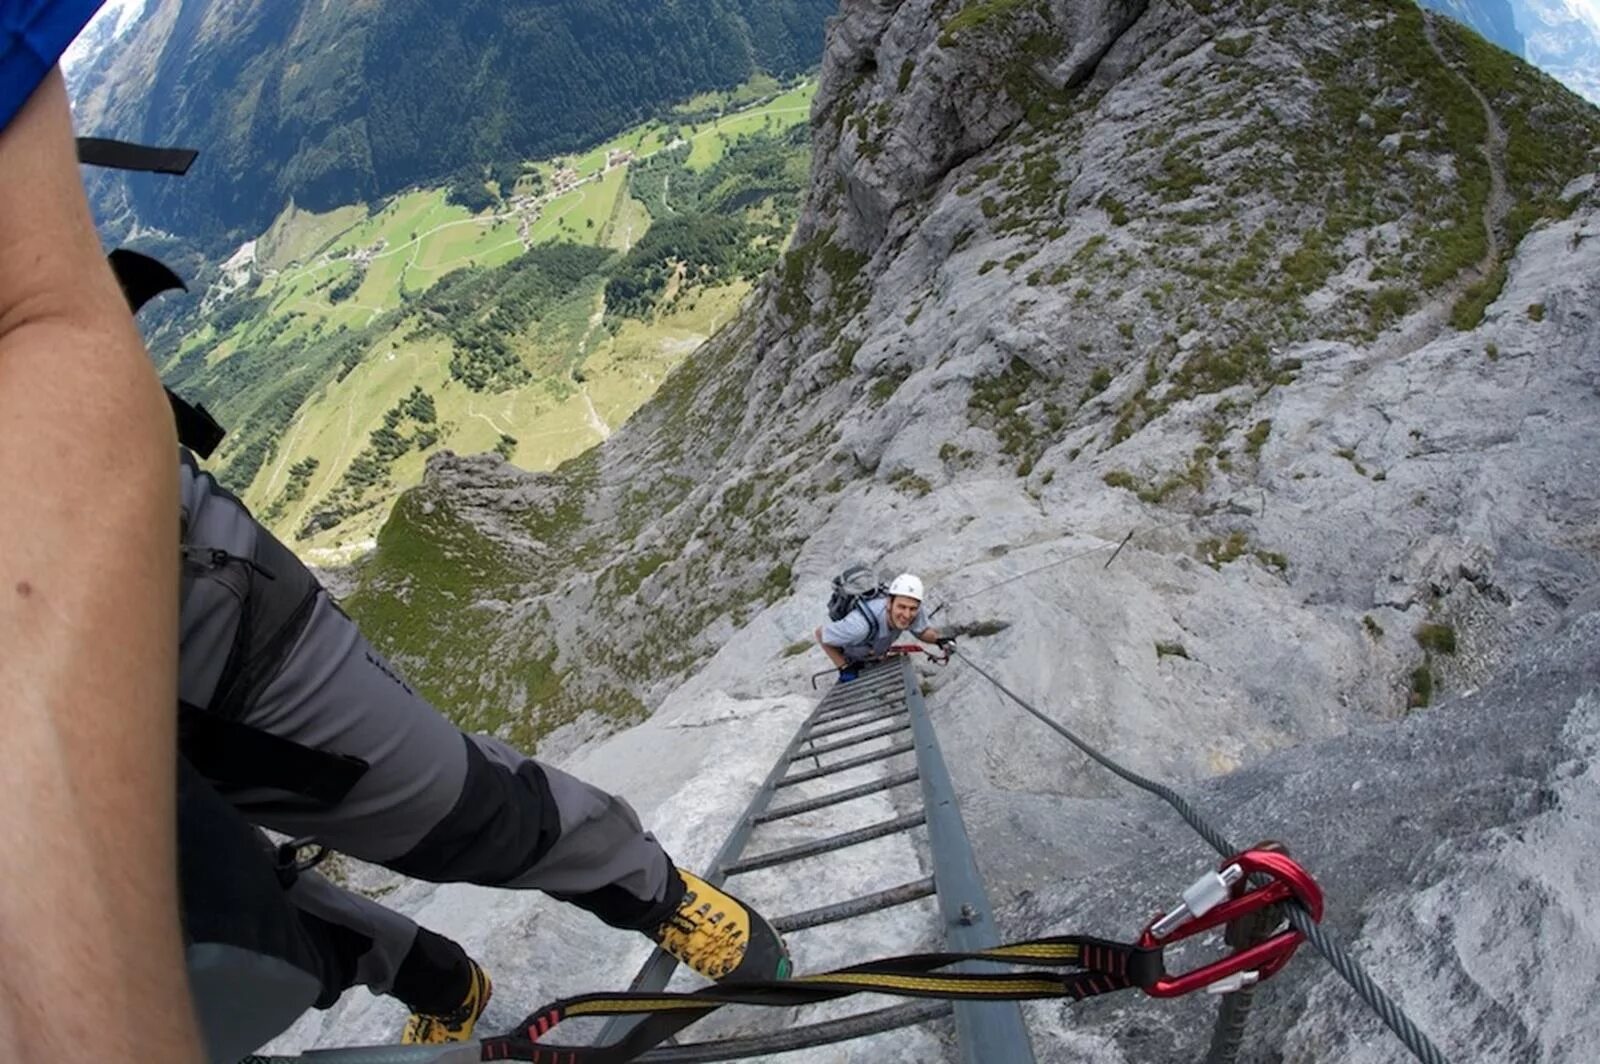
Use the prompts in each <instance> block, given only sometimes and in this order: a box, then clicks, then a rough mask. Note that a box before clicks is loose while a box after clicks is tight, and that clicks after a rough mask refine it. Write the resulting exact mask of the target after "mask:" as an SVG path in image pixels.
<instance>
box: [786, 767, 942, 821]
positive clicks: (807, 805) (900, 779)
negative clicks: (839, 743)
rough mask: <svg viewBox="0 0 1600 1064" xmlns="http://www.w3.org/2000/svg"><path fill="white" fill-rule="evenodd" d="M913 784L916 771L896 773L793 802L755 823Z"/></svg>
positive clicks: (807, 811)
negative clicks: (847, 788)
mask: <svg viewBox="0 0 1600 1064" xmlns="http://www.w3.org/2000/svg"><path fill="white" fill-rule="evenodd" d="M915 782H917V770H916V769H911V770H909V771H907V772H898V773H896V774H894V775H893V776H885V777H884V778H883V779H881V780H873V781H872V782H871V783H863V784H861V786H859V787H851V788H850V789H849V790H847V791H834V792H833V793H832V794H824V795H823V796H822V797H820V798H808V799H806V800H805V801H803V802H795V803H794V804H793V805H785V806H781V807H780V808H777V809H773V810H771V811H769V812H766V813H762V814H761V815H760V816H758V817H756V823H757V824H766V823H768V822H770V821H773V820H782V819H783V818H784V817H786V816H795V815H797V814H799V813H809V812H811V810H813V809H822V808H825V807H827V806H830V805H838V804H839V803H840V802H848V801H850V799H852V798H861V797H864V796H866V795H868V794H876V793H878V792H879V791H887V790H889V789H890V788H892V787H899V786H900V785H901V784H905V783H915Z"/></svg>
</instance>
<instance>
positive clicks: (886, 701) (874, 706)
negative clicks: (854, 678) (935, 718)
mask: <svg viewBox="0 0 1600 1064" xmlns="http://www.w3.org/2000/svg"><path fill="white" fill-rule="evenodd" d="M892 705H905V699H903V698H896V697H895V696H894V695H890V694H885V695H881V696H879V697H876V698H861V699H857V700H856V701H854V702H846V703H845V704H843V705H840V706H830V707H829V709H828V711H827V712H826V713H818V714H817V715H816V717H815V719H813V720H812V721H811V723H812V724H813V725H817V724H832V723H833V722H834V721H836V720H848V719H849V718H851V717H859V716H861V715H862V714H863V713H878V712H881V711H882V710H883V709H885V708H886V707H888V706H892Z"/></svg>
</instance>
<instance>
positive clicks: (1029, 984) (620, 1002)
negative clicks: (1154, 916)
mask: <svg viewBox="0 0 1600 1064" xmlns="http://www.w3.org/2000/svg"><path fill="white" fill-rule="evenodd" d="M961 961H993V962H998V963H1003V964H1020V965H1028V966H1033V967H1044V968H1079V969H1083V970H1082V971H1079V972H1075V973H1071V974H1066V973H1043V972H941V971H938V970H937V969H940V968H944V967H947V966H948V965H952V964H956V963H958V962H961ZM1164 974H1165V969H1164V966H1163V962H1162V956H1161V950H1160V949H1159V948H1157V949H1144V948H1142V947H1139V946H1133V945H1128V944H1127V943H1123V942H1113V941H1110V940H1107V939H1101V938H1092V937H1089V936H1086V935H1061V936H1057V937H1054V938H1040V939H1032V940H1030V941H1027V942H1016V943H1012V944H1010V945H1005V946H996V947H995V948H994V949H989V950H983V951H981V952H978V953H921V954H913V955H911V956H905V957H889V958H885V959H883V960H877V961H870V962H868V963H866V964H857V965H853V966H851V967H849V968H841V969H839V970H837V971H832V972H824V973H822V974H819V975H806V976H797V977H796V978H793V979H789V980H786V981H783V982H765V983H737V984H731V985H724V986H712V987H707V988H705V989H704V990H698V991H695V992H694V993H692V994H676V993H657V994H649V993H615V994H586V995H584V996H582V997H574V998H567V999H565V1000H562V1001H557V1002H555V1003H553V1004H551V1005H547V1006H545V1007H544V1008H542V1009H540V1010H539V1011H538V1012H535V1013H534V1014H533V1015H531V1016H529V1017H528V1018H527V1019H526V1020H524V1021H523V1022H522V1023H521V1024H519V1025H518V1027H517V1029H516V1030H514V1031H512V1032H511V1033H509V1034H505V1035H501V1036H499V1037H496V1038H486V1039H484V1040H483V1042H482V1057H481V1059H483V1060H528V1061H534V1062H536V1064H626V1062H627V1061H631V1060H633V1059H635V1058H636V1057H638V1056H639V1055H640V1054H642V1053H644V1052H646V1051H647V1050H649V1049H650V1048H652V1047H653V1046H657V1045H660V1044H661V1043H662V1042H664V1041H666V1040H667V1039H668V1038H670V1037H672V1036H673V1035H675V1034H676V1033H677V1032H679V1031H681V1030H682V1029H683V1028H685V1027H687V1026H689V1025H690V1024H692V1023H694V1022H695V1021H696V1020H699V1019H701V1018H703V1017H705V1016H707V1015H709V1014H710V1013H712V1012H715V1011H716V1010H717V1009H719V1008H721V1007H722V1006H723V1005H729V1004H741V1005H769V1006H794V1005H810V1004H815V1003H817V1002H822V1001H832V1000H835V999H837V998H842V997H848V996H850V995H851V994H862V993H869V994H896V995H899V996H902V997H924V998H950V999H956V1000H966V1001H1028V1000H1035V999H1039V998H1070V999H1072V1000H1074V1001H1081V1000H1083V999H1084V998H1086V997H1094V996H1096V995H1099V994H1109V993H1112V992H1114V991H1118V990H1127V989H1129V988H1131V987H1137V986H1150V985H1153V984H1154V983H1155V981H1156V980H1157V979H1160V978H1161V977H1162V976H1163V975H1164ZM636 1014H645V1015H646V1016H647V1018H646V1019H645V1020H644V1021H643V1022H642V1023H640V1024H638V1025H637V1026H635V1027H634V1028H632V1029H631V1030H630V1031H629V1032H628V1033H627V1034H626V1035H624V1036H623V1038H622V1039H621V1040H620V1041H618V1042H616V1043H613V1044H612V1045H608V1046H594V1047H587V1046H565V1045H563V1046H554V1045H540V1044H539V1039H540V1038H542V1037H544V1036H545V1035H546V1034H548V1033H549V1032H550V1030H551V1028H553V1027H555V1026H556V1024H558V1023H560V1022H561V1021H562V1020H565V1019H570V1018H572V1017H575V1016H619V1015H636Z"/></svg>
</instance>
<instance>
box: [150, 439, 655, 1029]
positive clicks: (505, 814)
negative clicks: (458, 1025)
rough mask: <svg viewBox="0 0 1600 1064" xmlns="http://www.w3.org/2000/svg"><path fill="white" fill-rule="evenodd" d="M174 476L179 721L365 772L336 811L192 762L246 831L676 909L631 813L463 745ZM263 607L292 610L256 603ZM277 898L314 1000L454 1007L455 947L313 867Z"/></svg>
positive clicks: (268, 547) (449, 877) (424, 873)
mask: <svg viewBox="0 0 1600 1064" xmlns="http://www.w3.org/2000/svg"><path fill="white" fill-rule="evenodd" d="M180 475H181V477H182V491H183V504H184V544H185V575H184V590H183V606H182V612H181V617H180V620H181V626H182V633H181V639H180V659H181V668H180V684H179V693H180V699H181V701H182V702H183V703H184V706H185V709H184V712H185V713H188V714H190V715H191V716H193V715H194V714H196V713H203V714H209V715H214V716H216V717H219V718H226V719H227V721H228V723H229V725H230V726H235V725H237V726H242V727H243V728H245V729H248V730H249V731H252V732H264V733H267V734H268V735H269V736H272V737H275V738H276V739H282V740H288V741H289V742H290V743H292V744H295V745H296V746H297V747H300V748H305V749H309V750H312V751H317V752H321V753H326V754H333V755H339V756H340V757H342V758H345V759H359V760H360V761H361V762H365V769H364V770H362V771H361V773H360V775H359V778H357V779H356V780H355V782H354V784H353V785H352V786H349V787H348V789H347V790H346V791H344V792H343V793H341V794H340V795H339V796H338V798H337V800H334V801H329V800H328V799H327V797H326V796H323V797H322V798H320V799H319V798H315V797H311V796H308V795H305V794H301V793H296V792H295V791H294V790H293V789H288V788H285V787H280V786H277V785H275V783H274V782H273V781H271V780H268V781H266V782H263V781H262V780H261V778H260V777H259V776H257V775H254V774H252V773H249V772H246V773H245V774H244V776H243V778H232V779H230V778H229V776H230V771H229V770H228V767H227V760H226V758H224V759H223V761H221V762H219V764H222V765H223V767H222V768H220V769H213V770H212V771H208V770H207V762H206V761H205V760H203V759H197V760H196V761H195V767H196V768H197V769H198V770H199V773H198V774H199V775H200V776H201V777H203V778H204V781H205V784H206V785H209V786H210V787H211V788H214V790H215V792H216V793H217V794H219V795H221V796H222V798H224V799H225V800H226V802H227V803H228V804H229V805H231V806H232V808H233V809H234V810H236V811H237V812H238V814H239V815H240V816H241V817H242V818H243V819H244V820H246V821H248V822H249V823H250V824H252V825H256V826H257V827H261V828H269V829H271V830H274V831H277V832H281V833H283V834H285V835H289V836H292V837H306V836H309V837H311V838H314V839H315V840H316V841H317V842H319V843H321V844H323V845H326V846H328V847H329V848H331V849H334V850H337V851H340V852H342V853H346V854H349V855H351V856H353V857H357V858H360V859H362V860H365V861H370V862H374V863H376V864H380V865H384V866H386V867H389V868H392V869H394V870H396V871H398V872H401V873H403V874H405V875H409V876H413V877H415V878H418V879H425V880H430V881H434V882H470V883H477V884H481V885H485V886H500V887H508V888H513V889H537V890H541V891H544V892H546V893H548V894H551V895H553V896H555V897H557V898H559V899H561V900H563V901H567V902H571V903H573V904H576V905H578V906H581V907H583V908H585V909H587V910H589V911H590V912H592V913H594V914H595V915H596V916H597V917H599V918H600V919H602V920H604V921H606V922H607V923H609V924H612V925H613V926H617V927H625V928H637V929H649V928H653V927H654V926H656V925H657V924H659V923H660V922H661V921H662V920H663V919H664V918H665V917H666V916H667V915H668V914H670V913H671V912H672V911H673V909H675V908H676V906H677V904H678V902H679V901H680V900H681V897H682V892H683V883H682V880H681V879H680V878H679V877H678V875H677V874H676V872H675V871H674V869H673V866H672V863H671V861H670V860H669V858H668V857H667V855H666V853H665V852H664V851H663V850H662V848H661V846H660V845H659V844H658V843H657V842H656V840H655V838H654V837H653V836H652V835H650V834H649V833H648V832H646V831H644V829H643V828H642V827H641V825H640V823H639V819H638V817H637V816H636V815H635V813H634V811H633V810H632V808H630V807H629V805H628V804H627V802H625V801H623V800H622V799H621V798H618V797H616V796H614V795H611V794H608V793H606V792H604V791H601V790H599V789H597V788H595V787H592V786H590V785H588V784H586V783H584V782H583V781H581V780H579V779H577V778H575V777H573V776H571V775H568V774H567V773H564V772H561V771H559V770H558V769H555V768H552V767H550V766H548V765H544V764H541V763H539V762H538V761H535V760H533V759H532V758H529V757H527V756H525V755H523V754H521V753H520V752H518V751H517V750H515V749H513V748H511V747H510V746H508V745H506V744H505V743H503V742H499V741H497V740H495V739H493V738H489V737H487V736H481V735H467V734H464V733H462V732H461V731H459V730H458V729H457V728H456V727H455V726H454V725H452V724H451V723H450V722H449V721H448V720H446V719H445V718H444V717H443V716H442V715H441V714H440V713H439V712H438V711H437V710H435V709H434V708H433V707H432V706H431V705H429V704H428V702H427V701H426V700H425V699H423V698H422V697H421V696H420V695H418V694H417V693H416V691H414V690H413V689H412V688H411V686H410V685H409V684H408V683H407V682H406V681H405V679H404V678H403V677H402V676H401V674H400V671H399V670H398V669H396V668H395V667H394V665H393V664H391V663H390V662H388V661H387V660H386V659H385V658H384V657H383V656H382V655H381V654H380V653H378V651H377V650H376V649H375V648H374V647H373V646H372V645H371V644H370V643H368V642H367V640H366V639H365V638H364V637H363V636H362V634H361V632H360V631H359V630H358V629H357V627H356V625H355V623H354V622H353V621H352V620H351V619H350V618H349V617H348V616H346V615H345V614H344V613H343V611H341V610H340V609H339V607H338V606H337V605H336V604H335V603H334V602H333V600H332V599H330V598H329V597H328V594H327V593H326V592H325V591H324V590H323V589H321V588H320V587H319V586H317V584H316V582H315V580H314V579H313V578H312V577H311V574H310V573H309V572H307V571H306V570H305V569H304V567H303V566H301V565H300V563H299V562H298V561H297V560H294V558H293V555H292V554H290V553H289V552H288V551H287V550H286V549H285V548H283V547H282V546H281V545H279V544H277V542H276V541H275V540H273V539H272V538H271V536H270V534H269V533H268V532H267V531H266V530H265V529H263V528H261V527H260V526H259V525H258V524H257V523H256V522H255V521H254V520H253V519H252V518H251V517H250V515H249V514H248V511H246V509H245V508H244V506H243V504H242V503H240V502H239V501H238V500H237V499H235V498H233V497H232V496H231V495H229V494H228V493H227V492H226V491H224V490H223V489H222V488H220V487H219V486H218V485H217V484H216V482H215V481H214V480H213V479H212V478H211V477H210V476H209V475H208V474H205V473H203V472H201V471H199V470H198V468H197V467H196V466H195V464H194V462H193V460H192V459H191V458H189V456H188V455H187V453H185V454H184V461H183V463H182V465H181V470H180ZM274 595H275V596H279V597H280V598H281V597H283V596H288V597H289V599H291V600H292V601H288V600H286V601H285V602H284V603H283V604H282V605H281V608H277V609H265V610H263V609H259V608H256V607H257V606H258V605H259V600H258V598H257V597H258V596H274ZM241 633H243V637H242V638H241ZM240 677H243V679H240ZM181 725H182V721H180V731H182V730H183V729H182V727H181ZM184 753H185V756H186V757H188V756H189V755H190V751H188V750H185V751H184ZM180 793H181V790H180ZM263 841H264V840H263ZM265 853H266V851H265V850H264V849H263V854H264V857H263V859H264V860H266V859H267V858H266V856H265ZM287 898H288V901H289V903H290V906H291V907H292V908H293V910H295V911H296V912H297V913H299V914H300V915H301V917H302V922H303V923H304V925H305V927H306V928H307V929H308V934H309V937H310V939H311V940H312V946H313V949H314V951H315V952H317V953H318V954H319V955H320V961H321V970H320V971H319V972H318V973H317V975H318V978H319V981H320V983H321V993H320V994H319V997H318V1001H317V1004H319V1005H321V1006H323V1007H326V1005H328V1004H331V1003H332V1001H333V1000H335V999H336V998H337V997H338V994H339V993H340V992H342V991H343V990H345V989H347V988H348V987H349V986H352V985H356V984H361V985H365V986H367V987H369V988H371V989H372V990H373V991H375V992H378V993H393V994H394V995H395V996H397V997H400V998H401V999H402V1000H403V1001H405V1002H406V1003H407V1004H408V1005H411V1006H412V1007H413V1008H414V1009H420V1010H421V1011H430V1012H440V1011H448V1010H449V1008H450V1007H452V1006H453V1005H454V1004H457V1003H459V1001H460V1000H461V996H462V994H463V993H464V989H465V985H466V979H465V972H466V964H465V956H464V954H462V953H461V951H460V949H459V947H456V946H455V945H454V943H450V942H449V941H448V940H446V939H443V938H441V937H440V936H437V935H433V934H432V933H430V932H426V931H421V930H420V929H419V928H418V926H417V925H416V924H415V923H413V922H412V921H411V920H410V919H408V918H406V917H404V916H401V915H399V914H397V913H395V912H393V911H391V910H389V909H386V908H384V907H383V906H381V905H379V904H377V903H376V902H374V901H371V900H369V899H367V898H365V897H362V896H360V895H357V894H353V893H351V892H349V891H346V890H343V889H341V888H339V887H337V886H335V885H334V884H332V883H330V882H329V881H328V880H326V879H324V878H323V877H321V876H319V875H317V874H315V873H314V872H306V873H301V874H300V875H299V876H298V877H297V878H296V879H295V880H294V882H293V884H292V886H291V887H290V888H289V889H288V891H287Z"/></svg>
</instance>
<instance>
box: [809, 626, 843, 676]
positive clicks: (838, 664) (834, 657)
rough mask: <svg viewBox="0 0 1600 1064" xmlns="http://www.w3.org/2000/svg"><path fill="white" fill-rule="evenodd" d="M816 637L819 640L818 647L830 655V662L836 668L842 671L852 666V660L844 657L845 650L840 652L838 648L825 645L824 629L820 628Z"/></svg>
mask: <svg viewBox="0 0 1600 1064" xmlns="http://www.w3.org/2000/svg"><path fill="white" fill-rule="evenodd" d="M815 635H816V638H817V646H819V647H821V648H822V652H823V653H824V654H826V655H828V660H829V661H831V662H833V665H834V668H838V669H842V668H844V667H845V666H846V665H848V664H850V659H849V658H847V657H845V656H844V651H843V650H840V649H839V648H838V647H836V646H832V645H830V644H828V643H824V642H823V641H822V629H821V628H818V629H817V630H816V632H815Z"/></svg>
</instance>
